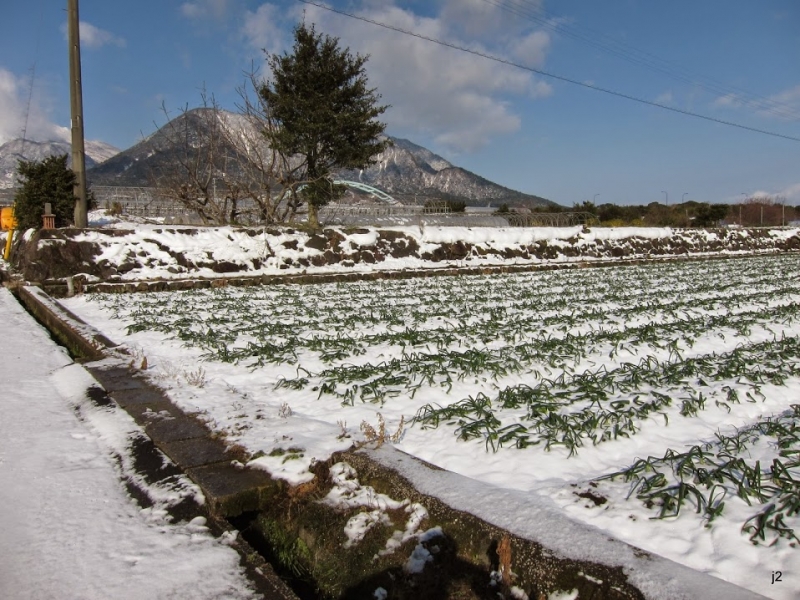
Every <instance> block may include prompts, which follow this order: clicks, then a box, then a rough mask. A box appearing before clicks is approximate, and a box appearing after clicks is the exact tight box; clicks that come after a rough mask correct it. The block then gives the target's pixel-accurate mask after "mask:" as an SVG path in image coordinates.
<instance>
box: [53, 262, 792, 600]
mask: <svg viewBox="0 0 800 600" xmlns="http://www.w3.org/2000/svg"><path fill="white" fill-rule="evenodd" d="M62 303H63V304H65V306H67V307H68V308H69V309H70V310H72V311H74V312H75V313H76V314H78V315H79V316H81V317H82V318H83V319H85V320H86V321H87V322H89V323H90V324H92V325H94V326H95V327H97V328H98V329H100V330H101V331H103V332H104V333H105V334H106V335H108V336H109V337H110V338H111V339H113V340H114V341H116V342H122V343H124V344H126V345H128V346H129V347H131V348H132V349H133V351H134V352H135V353H138V354H139V355H144V356H146V357H147V365H148V373H149V375H150V377H151V378H153V379H154V380H156V381H157V382H158V383H159V384H160V385H161V386H162V387H164V388H167V389H168V393H169V395H170V396H171V398H172V399H173V400H174V401H175V402H177V403H178V404H179V405H180V406H181V407H182V408H183V409H184V410H185V411H188V412H198V413H200V414H202V415H203V416H204V417H205V419H206V420H207V421H208V423H209V425H210V426H211V427H212V428H214V429H215V430H218V431H220V432H224V433H225V435H226V436H227V439H228V440H229V441H230V442H232V443H233V442H236V443H239V444H241V445H242V446H244V447H245V448H246V449H247V450H248V451H249V452H250V453H251V455H252V456H253V459H252V461H251V465H252V466H257V467H260V468H264V469H266V470H268V471H269V472H270V473H272V474H273V476H275V477H280V478H285V479H287V480H288V481H290V482H292V483H296V484H297V483H302V482H304V481H307V480H308V479H309V478H310V477H312V475H311V474H310V473H309V471H308V466H309V464H310V463H311V461H313V460H314V459H318V460H319V459H325V458H326V457H328V456H329V455H330V454H331V453H332V452H333V451H335V450H339V449H346V448H347V447H349V446H350V445H351V444H352V443H353V442H354V441H359V440H363V439H364V437H365V435H368V434H369V432H370V428H372V429H373V430H375V431H380V428H381V423H383V424H384V427H385V431H386V437H387V438H390V439H389V442H388V443H393V444H394V445H395V446H396V447H397V448H399V449H401V450H402V451H404V452H407V453H409V454H413V455H415V456H418V457H420V458H422V459H424V460H426V461H428V462H430V463H433V464H435V465H438V466H440V467H443V468H445V469H448V470H450V471H453V472H456V473H459V474H462V475H465V476H468V477H470V478H473V479H476V480H479V481H481V482H483V483H486V484H490V485H493V486H497V487H498V488H501V489H510V490H516V491H521V492H524V493H526V494H527V495H528V496H529V498H530V502H531V504H532V505H539V506H541V505H547V506H549V507H559V508H560V510H561V511H563V513H565V514H566V515H568V516H569V517H570V518H573V519H576V520H579V521H584V522H586V523H589V524H591V525H593V526H596V527H598V528H600V529H601V530H603V531H605V532H608V534H610V535H612V536H614V537H617V538H619V539H622V540H625V541H627V542H630V543H631V544H634V545H636V546H639V547H641V548H643V549H645V550H648V551H651V552H654V553H657V554H660V555H663V556H665V557H667V558H670V559H673V560H675V561H677V562H680V563H683V564H686V565H688V566H690V567H692V568H695V569H698V570H700V571H704V572H707V573H710V574H712V575H715V576H717V577H720V578H722V579H725V580H728V581H731V582H733V583H735V584H737V585H740V586H743V587H746V588H749V589H751V590H753V591H756V592H758V593H760V594H764V595H766V596H769V597H772V598H782V599H783V598H785V599H789V598H794V597H796V590H797V589H798V588H800V579H799V578H800V548H798V544H799V543H800V540H798V537H800V519H799V518H798V510H800V460H799V458H800V408H796V407H793V405H795V403H797V402H798V398H800V261H798V258H797V256H795V255H771V256H762V257H755V258H737V259H729V260H723V261H707V262H687V263H667V264H656V263H654V264H648V265H641V266H620V267H613V268H596V269H582V270H570V271H555V272H535V273H524V274H516V275H490V276H465V277H447V278H436V279H412V280H402V281H377V282H355V283H340V284H324V285H314V286H310V285H308V286H300V285H285V286H274V287H261V288H247V289H238V288H236V289H235V288H219V289H213V290H192V291H186V292H163V293H150V294H134V295H84V296H77V297H74V298H71V299H67V300H63V301H62ZM615 474H616V475H615ZM612 475H614V476H613V477H612ZM493 510H495V511H502V510H503V507H502V506H494V507H493ZM478 516H481V515H478ZM777 573H780V576H779V577H778V580H777V581H776V574H777Z"/></svg>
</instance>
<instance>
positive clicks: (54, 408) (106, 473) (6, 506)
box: [0, 288, 257, 600]
mask: <svg viewBox="0 0 800 600" xmlns="http://www.w3.org/2000/svg"><path fill="white" fill-rule="evenodd" d="M0 314H2V316H3V321H2V328H3V334H2V335H3V349H2V354H1V356H2V361H0V372H2V379H1V380H0V406H2V417H1V418H0V531H1V532H2V534H0V598H4V599H7V600H21V599H33V598H36V599H48V598H81V599H82V600H93V599H96V600H106V599H108V598H125V599H126V600H127V599H141V600H153V599H166V598H206V599H209V600H211V599H218V598H231V599H249V598H255V597H257V595H256V594H255V593H254V592H253V591H252V590H251V589H250V586H249V583H248V582H247V580H246V578H245V576H244V574H243V571H242V570H241V569H240V567H239V556H238V554H237V553H236V552H235V551H234V550H233V549H231V548H229V547H228V546H226V545H225V544H224V543H222V542H221V541H219V540H217V539H215V538H213V537H212V536H210V535H209V534H208V533H207V529H206V527H205V526H204V523H203V520H202V518H197V519H195V520H193V521H191V522H189V523H177V524H176V523H171V522H170V520H169V517H168V515H167V513H166V511H165V507H166V506H167V505H168V504H169V503H170V502H172V501H174V500H175V499H176V498H177V497H178V496H180V495H181V494H186V493H188V494H196V493H198V492H197V490H196V489H194V488H193V486H192V485H191V483H190V482H183V483H184V487H183V488H180V487H179V488H176V489H172V490H168V489H163V488H162V489H160V490H152V492H153V495H154V499H155V500H157V501H156V503H155V504H154V505H153V506H151V507H150V508H148V509H142V508H140V507H139V506H137V504H136V503H135V502H134V501H133V499H132V498H131V497H130V496H128V495H127V493H126V492H125V489H124V487H123V485H122V483H121V481H120V474H121V473H120V467H118V466H117V464H116V461H115V460H114V459H113V458H112V455H118V456H122V457H123V459H122V463H123V465H124V464H125V459H124V451H125V448H126V446H127V444H128V442H129V440H130V438H131V436H132V435H135V433H136V431H137V427H136V425H135V423H133V421H132V420H131V419H130V417H129V416H128V415H127V414H126V413H124V412H123V411H120V410H118V409H117V410H115V409H112V408H108V407H106V408H98V407H96V406H95V405H94V404H92V403H91V402H90V401H89V400H88V399H87V397H86V393H85V392H86V389H87V387H89V386H91V385H92V384H93V383H94V384H95V385H96V383H95V382H94V380H93V379H92V378H91V377H90V376H89V375H88V373H87V372H86V371H85V370H84V369H83V368H82V367H81V366H79V365H77V364H75V363H73V362H72V360H71V359H70V358H69V356H68V355H67V354H66V352H65V351H64V350H63V349H62V348H61V347H59V346H57V345H56V344H55V343H53V341H52V340H51V339H50V337H49V334H48V333H47V332H46V331H45V330H43V329H42V328H41V327H40V326H39V325H38V324H36V322H35V321H33V319H32V318H31V317H30V316H29V315H28V314H27V313H26V312H25V311H24V310H23V309H22V307H21V306H20V305H19V304H18V303H17V301H16V300H15V299H14V298H13V297H12V296H11V294H10V293H9V292H8V290H6V289H5V288H0ZM123 468H124V466H123Z"/></svg>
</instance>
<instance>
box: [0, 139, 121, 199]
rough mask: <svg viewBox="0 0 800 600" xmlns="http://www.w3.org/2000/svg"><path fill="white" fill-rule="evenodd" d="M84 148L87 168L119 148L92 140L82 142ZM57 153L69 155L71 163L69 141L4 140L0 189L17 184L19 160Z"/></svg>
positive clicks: (41, 158)
mask: <svg viewBox="0 0 800 600" xmlns="http://www.w3.org/2000/svg"><path fill="white" fill-rule="evenodd" d="M84 148H85V151H86V169H87V170H88V169H90V168H92V167H94V166H96V165H98V164H100V163H101V162H103V161H104V160H108V159H109V158H111V157H112V156H114V155H115V154H117V153H118V152H119V149H117V148H115V147H114V146H111V145H110V144H106V143H105V142H97V141H92V140H87V141H86V142H84ZM58 154H67V155H69V156H70V158H69V160H68V163H69V164H72V156H71V154H72V146H71V144H70V143H69V142H62V141H49V142H33V141H31V140H23V139H16V140H11V141H10V142H6V143H5V144H3V145H2V146H0V189H7V188H12V187H15V186H16V185H17V163H18V162H19V161H20V160H43V159H45V158H47V157H48V156H54V155H58Z"/></svg>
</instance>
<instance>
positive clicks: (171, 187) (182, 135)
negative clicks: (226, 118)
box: [151, 92, 241, 225]
mask: <svg viewBox="0 0 800 600" xmlns="http://www.w3.org/2000/svg"><path fill="white" fill-rule="evenodd" d="M201 97H202V100H203V105H202V107H201V108H197V109H192V110H189V109H188V108H184V109H182V110H181V114H180V115H179V116H178V117H177V118H174V119H169V112H168V111H167V109H166V106H162V110H163V111H164V115H165V116H166V117H167V123H166V125H164V126H163V127H162V128H160V129H159V131H158V132H157V133H156V134H155V135H156V136H157V139H154V140H153V143H154V146H155V148H156V152H158V153H160V154H161V155H162V160H161V161H159V167H158V170H157V171H154V172H153V173H151V180H152V182H153V185H154V187H156V188H158V190H159V194H160V195H161V196H162V197H164V198H166V199H170V200H172V201H174V202H176V203H177V204H179V205H181V206H183V207H184V208H186V209H188V210H189V211H191V212H193V213H196V214H197V215H198V216H199V217H200V219H201V221H202V222H203V224H205V225H223V224H227V223H232V222H236V221H237V219H238V216H239V212H240V208H239V204H240V200H241V193H240V190H239V187H238V186H237V185H229V180H228V178H227V176H226V173H227V168H228V165H229V163H230V164H233V161H235V160H236V156H235V152H234V151H232V149H231V148H229V147H228V144H227V138H226V134H225V132H224V127H223V124H222V121H221V119H220V114H219V113H220V111H219V107H218V106H217V105H216V102H215V101H214V99H213V97H212V98H211V99H210V100H209V98H208V96H206V94H205V93H204V92H203V93H202V94H201ZM231 183H232V182H231Z"/></svg>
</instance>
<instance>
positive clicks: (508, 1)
mask: <svg viewBox="0 0 800 600" xmlns="http://www.w3.org/2000/svg"><path fill="white" fill-rule="evenodd" d="M483 2H485V3H487V4H489V5H492V6H496V7H497V8H500V9H501V10H505V11H506V12H510V13H511V14H513V15H515V16H518V17H522V18H525V19H528V20H530V21H533V22H535V23H537V24H538V25H540V26H541V27H544V28H546V29H549V30H551V31H553V32H555V33H557V34H559V35H562V36H564V37H568V38H571V39H574V40H577V41H579V42H581V43H584V44H587V45H589V46H592V47H594V48H596V49H598V50H600V51H603V52H606V53H608V54H611V55H614V56H617V57H619V58H621V59H623V60H626V61H628V62H630V63H632V64H635V65H639V66H641V67H643V68H645V69H648V70H651V71H655V72H658V73H661V74H663V75H666V76H667V77H670V78H671V79H675V80H677V81H681V82H683V83H686V84H689V85H692V86H696V87H700V88H703V89H705V90H706V91H709V92H711V93H714V94H718V95H720V96H729V97H735V98H736V99H737V100H740V101H742V102H743V103H744V104H746V105H747V106H749V107H751V108H754V109H756V110H760V111H762V112H769V113H771V114H773V115H775V116H778V117H781V118H784V119H788V120H794V121H797V120H800V113H798V112H797V111H796V110H795V109H794V107H792V106H790V105H788V104H786V103H782V102H779V101H777V100H774V99H770V98H764V97H763V96H759V95H757V94H753V93H751V92H748V91H746V90H743V89H741V88H737V87H734V86H726V85H725V84H723V83H720V82H719V81H717V80H715V79H713V78H711V77H706V76H703V75H698V74H696V73H693V72H691V71H689V70H687V69H685V68H683V67H682V66H680V65H678V64H676V63H673V62H670V61H668V60H665V59H662V58H660V57H658V56H657V55H655V54H652V53H650V52H647V51H645V50H640V49H637V48H635V47H633V46H629V45H627V44H625V43H624V42H621V41H618V40H615V39H614V38H611V37H609V36H607V35H605V34H603V33H601V32H598V31H594V30H592V29H585V30H584V32H582V31H581V29H580V28H578V27H569V26H567V25H564V24H562V23H561V22H560V21H561V20H562V19H561V17H558V16H556V15H553V14H552V13H548V12H547V11H546V10H544V9H543V8H541V7H540V6H533V5H530V3H529V2H526V1H525V0H483ZM676 69H677V70H676ZM703 80H705V81H703Z"/></svg>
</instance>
